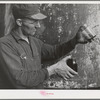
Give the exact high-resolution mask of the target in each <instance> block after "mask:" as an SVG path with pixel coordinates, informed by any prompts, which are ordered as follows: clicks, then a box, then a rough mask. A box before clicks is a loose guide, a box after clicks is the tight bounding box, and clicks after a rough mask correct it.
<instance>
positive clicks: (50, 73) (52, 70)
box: [47, 64, 56, 76]
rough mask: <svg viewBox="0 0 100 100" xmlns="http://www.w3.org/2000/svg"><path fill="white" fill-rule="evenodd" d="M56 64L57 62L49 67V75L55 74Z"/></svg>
mask: <svg viewBox="0 0 100 100" xmlns="http://www.w3.org/2000/svg"><path fill="white" fill-rule="evenodd" d="M55 66H56V64H54V65H51V66H49V67H47V70H48V73H49V76H51V75H53V74H55Z"/></svg>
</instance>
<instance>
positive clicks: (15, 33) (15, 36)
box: [11, 30, 22, 42]
mask: <svg viewBox="0 0 100 100" xmlns="http://www.w3.org/2000/svg"><path fill="white" fill-rule="evenodd" d="M11 35H12V36H13V37H14V39H15V40H16V41H17V42H18V41H19V40H22V38H21V37H20V36H19V31H18V30H13V31H12V32H11Z"/></svg>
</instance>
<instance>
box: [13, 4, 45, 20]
mask: <svg viewBox="0 0 100 100" xmlns="http://www.w3.org/2000/svg"><path fill="white" fill-rule="evenodd" d="M12 13H13V15H14V17H15V19H18V18H25V17H29V18H32V19H37V20H42V19H45V18H46V17H47V16H46V15H44V14H42V13H41V12H40V10H39V4H14V5H13V6H12Z"/></svg>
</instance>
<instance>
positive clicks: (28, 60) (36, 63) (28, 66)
mask: <svg viewBox="0 0 100 100" xmlns="http://www.w3.org/2000/svg"><path fill="white" fill-rule="evenodd" d="M20 59H21V62H22V67H23V68H24V69H25V70H27V71H32V70H34V71H35V70H39V69H40V68H41V61H40V57H39V55H35V56H34V57H33V58H32V57H29V56H27V55H26V54H25V53H24V52H23V53H22V54H21V55H20Z"/></svg>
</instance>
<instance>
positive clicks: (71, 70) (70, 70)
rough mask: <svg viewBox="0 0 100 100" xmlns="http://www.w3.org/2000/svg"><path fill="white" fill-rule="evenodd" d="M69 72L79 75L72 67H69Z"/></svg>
mask: <svg viewBox="0 0 100 100" xmlns="http://www.w3.org/2000/svg"><path fill="white" fill-rule="evenodd" d="M69 72H70V73H72V74H74V75H77V74H78V73H77V72H76V71H74V70H73V69H72V68H70V67H69Z"/></svg>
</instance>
